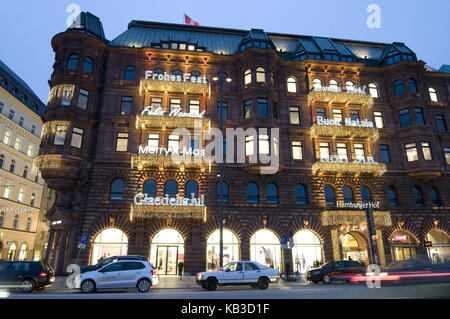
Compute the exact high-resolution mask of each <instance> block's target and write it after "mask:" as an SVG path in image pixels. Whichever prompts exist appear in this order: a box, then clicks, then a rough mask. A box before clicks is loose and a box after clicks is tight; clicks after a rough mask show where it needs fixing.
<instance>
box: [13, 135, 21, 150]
mask: <svg viewBox="0 0 450 319" xmlns="http://www.w3.org/2000/svg"><path fill="white" fill-rule="evenodd" d="M14 148H15V149H16V150H19V148H20V137H17V138H16V142H15V143H14Z"/></svg>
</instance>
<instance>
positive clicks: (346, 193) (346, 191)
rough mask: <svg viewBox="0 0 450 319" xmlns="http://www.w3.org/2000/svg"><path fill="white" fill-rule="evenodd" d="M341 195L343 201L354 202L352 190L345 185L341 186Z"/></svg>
mask: <svg viewBox="0 0 450 319" xmlns="http://www.w3.org/2000/svg"><path fill="white" fill-rule="evenodd" d="M342 195H343V197H344V203H354V202H355V200H354V198H353V190H352V189H351V188H350V187H349V186H347V185H345V186H343V187H342Z"/></svg>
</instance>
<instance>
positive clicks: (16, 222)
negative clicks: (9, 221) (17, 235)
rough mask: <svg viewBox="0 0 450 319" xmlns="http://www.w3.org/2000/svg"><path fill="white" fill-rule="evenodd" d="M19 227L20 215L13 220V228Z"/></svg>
mask: <svg viewBox="0 0 450 319" xmlns="http://www.w3.org/2000/svg"><path fill="white" fill-rule="evenodd" d="M18 228H19V215H16V216H14V220H13V229H18Z"/></svg>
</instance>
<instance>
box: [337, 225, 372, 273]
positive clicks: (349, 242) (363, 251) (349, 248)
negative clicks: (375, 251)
mask: <svg viewBox="0 0 450 319" xmlns="http://www.w3.org/2000/svg"><path fill="white" fill-rule="evenodd" d="M341 244H342V257H343V259H344V260H355V261H359V262H361V263H362V264H365V265H368V264H369V255H368V251H367V242H366V239H365V238H364V236H363V235H362V234H360V233H358V232H356V231H351V232H349V233H347V234H345V235H344V236H342V239H341Z"/></svg>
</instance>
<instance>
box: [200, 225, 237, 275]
mask: <svg viewBox="0 0 450 319" xmlns="http://www.w3.org/2000/svg"><path fill="white" fill-rule="evenodd" d="M206 243H207V244H206V270H208V271H209V270H216V269H217V268H218V266H219V258H220V247H219V245H220V230H216V231H215V232H213V233H212V234H211V235H210V236H209V237H208V240H207V242H206ZM238 260H239V241H238V239H237V237H236V235H234V234H233V233H232V232H231V231H229V230H227V229H224V230H223V264H224V265H226V264H227V263H229V262H232V261H238Z"/></svg>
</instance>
